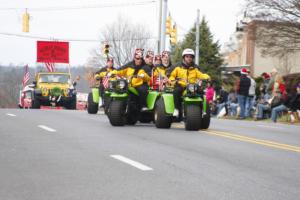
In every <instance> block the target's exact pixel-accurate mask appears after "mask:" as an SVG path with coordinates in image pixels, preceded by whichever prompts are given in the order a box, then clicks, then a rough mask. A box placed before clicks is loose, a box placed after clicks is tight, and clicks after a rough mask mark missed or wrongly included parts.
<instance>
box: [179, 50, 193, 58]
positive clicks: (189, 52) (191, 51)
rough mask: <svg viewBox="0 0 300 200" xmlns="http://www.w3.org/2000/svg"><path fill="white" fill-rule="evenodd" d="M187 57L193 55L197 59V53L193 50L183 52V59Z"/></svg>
mask: <svg viewBox="0 0 300 200" xmlns="http://www.w3.org/2000/svg"><path fill="white" fill-rule="evenodd" d="M186 55H192V56H194V57H195V52H194V50H193V49H185V50H183V52H182V57H184V56H186Z"/></svg>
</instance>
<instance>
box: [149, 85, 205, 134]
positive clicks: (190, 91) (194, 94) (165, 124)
mask: <svg viewBox="0 0 300 200" xmlns="http://www.w3.org/2000/svg"><path fill="white" fill-rule="evenodd" d="M172 92H173V91H172V89H171V87H166V90H165V92H164V93H162V94H161V98H160V99H159V100H158V101H157V103H156V108H155V115H154V116H155V125H156V127H157V128H170V126H171V123H172V122H173V121H175V120H176V119H175V120H174V117H173V112H174V98H173V94H172ZM181 107H182V109H181V110H180V112H182V113H183V118H182V119H183V121H184V124H185V129H186V130H199V129H207V128H208V127H209V124H210V108H209V104H208V103H207V102H206V98H205V95H204V91H203V87H201V86H200V85H199V83H188V84H187V88H186V90H185V91H184V93H183V96H182V106H181ZM180 118H181V117H180ZM180 120H181V119H180Z"/></svg>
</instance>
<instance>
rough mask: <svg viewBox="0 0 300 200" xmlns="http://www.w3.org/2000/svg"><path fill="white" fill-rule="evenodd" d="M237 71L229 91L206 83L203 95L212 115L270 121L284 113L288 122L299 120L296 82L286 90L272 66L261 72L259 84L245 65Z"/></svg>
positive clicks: (299, 89)
mask: <svg viewBox="0 0 300 200" xmlns="http://www.w3.org/2000/svg"><path fill="white" fill-rule="evenodd" d="M240 74H241V75H240V77H239V78H238V79H237V81H236V83H235V85H234V86H233V87H232V88H231V89H229V91H227V90H226V89H225V88H224V87H221V88H219V89H217V88H215V87H213V85H211V83H208V86H207V89H206V98H207V101H208V102H209V103H210V105H211V108H212V114H213V115H215V116H217V117H223V116H232V117H235V118H236V119H241V120H242V119H246V118H254V120H261V119H268V118H271V120H272V121H273V122H277V118H278V116H279V115H287V116H288V117H289V119H290V121H291V122H295V121H296V120H298V121H299V118H300V82H298V83H297V85H296V86H294V87H293V88H291V90H289V91H288V90H287V88H286V84H285V81H284V79H283V77H282V76H281V75H280V74H278V72H277V70H276V69H273V70H272V72H271V73H270V74H268V73H263V74H262V75H261V78H262V80H263V82H262V83H260V84H259V85H258V83H257V82H256V81H255V80H254V79H253V77H251V75H250V72H249V71H248V70H247V69H246V68H243V69H242V70H241V73H240ZM287 91H288V92H287Z"/></svg>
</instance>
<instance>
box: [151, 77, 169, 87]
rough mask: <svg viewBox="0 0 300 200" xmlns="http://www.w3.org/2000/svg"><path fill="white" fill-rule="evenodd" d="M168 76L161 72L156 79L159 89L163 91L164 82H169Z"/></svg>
mask: <svg viewBox="0 0 300 200" xmlns="http://www.w3.org/2000/svg"><path fill="white" fill-rule="evenodd" d="M167 80H168V78H167V77H166V76H162V75H161V74H159V75H158V77H157V78H156V79H155V83H154V84H155V85H158V89H159V90H160V91H161V90H162V89H163V87H164V84H165V83H166V82H167Z"/></svg>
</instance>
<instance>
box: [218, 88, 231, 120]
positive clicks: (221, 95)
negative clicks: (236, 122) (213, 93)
mask: <svg viewBox="0 0 300 200" xmlns="http://www.w3.org/2000/svg"><path fill="white" fill-rule="evenodd" d="M227 100H228V92H227V91H226V90H225V89H224V87H223V86H222V87H221V88H220V90H219V92H218V95H217V102H218V104H217V110H218V111H217V114H218V116H219V114H220V112H221V110H222V109H225V114H224V115H226V114H227V113H228V109H227Z"/></svg>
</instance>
